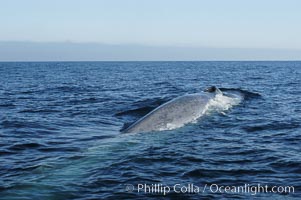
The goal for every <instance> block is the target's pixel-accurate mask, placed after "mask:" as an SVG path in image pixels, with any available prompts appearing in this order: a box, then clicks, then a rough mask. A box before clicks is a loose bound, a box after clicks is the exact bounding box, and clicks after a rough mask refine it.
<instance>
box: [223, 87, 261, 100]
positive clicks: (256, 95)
mask: <svg viewBox="0 0 301 200" xmlns="http://www.w3.org/2000/svg"><path fill="white" fill-rule="evenodd" d="M219 89H220V90H221V91H222V92H223V93H225V95H227V93H229V92H230V93H231V94H237V95H241V96H243V98H244V99H245V100H249V99H254V98H259V97H261V95H260V94H259V93H257V92H250V91H248V90H244V89H240V88H219Z"/></svg>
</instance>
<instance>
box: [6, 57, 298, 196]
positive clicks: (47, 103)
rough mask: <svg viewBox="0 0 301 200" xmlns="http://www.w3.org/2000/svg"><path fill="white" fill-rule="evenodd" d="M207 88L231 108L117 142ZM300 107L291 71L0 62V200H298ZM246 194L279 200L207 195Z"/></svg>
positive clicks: (269, 65)
mask: <svg viewBox="0 0 301 200" xmlns="http://www.w3.org/2000/svg"><path fill="white" fill-rule="evenodd" d="M212 85H215V86H217V87H220V88H222V91H224V92H227V91H228V92H232V93H239V94H240V95H241V96H242V97H243V98H242V100H241V101H240V102H239V103H238V104H235V105H231V106H228V107H227V108H225V109H219V110H214V111H212V112H208V113H207V114H206V115H204V116H202V117H200V118H199V119H198V120H197V121H196V122H193V123H190V124H187V125H185V126H183V127H181V128H178V129H172V130H166V131H159V132H150V133H137V134H123V133H121V132H120V130H121V129H123V128H125V127H127V126H129V125H130V124H131V123H133V122H135V121H136V120H137V119H139V118H140V117H142V116H144V115H145V114H146V113H148V112H150V111H151V110H153V109H154V108H156V107H158V106H159V105H161V104H163V103H165V102H167V101H168V100H171V99H173V98H175V97H178V96H181V95H185V94H192V93H198V92H201V91H203V90H204V89H205V88H207V87H208V86H212ZM300 99H301V62H40V63H39V62H32V63H30V62H17V63H14V62H10V63H4V62H2V63H0V199H1V200H2V199H3V200H10V199H15V200H16V199H22V200H23V199H24V200H25V199H37V200H40V199H42V200H44V199H46V200H47V199H51V200H60V199H62V200H65V199H112V200H113V199H114V200H115V199H201V198H204V199H220V198H225V199H226V198H229V199H253V198H258V199H300V198H301V154H300V152H301V114H300V113H301V101H300ZM192 184H193V185H194V186H193V188H194V189H195V190H196V189H197V188H199V189H200V191H193V192H191V191H189V187H190V186H191V185H192ZM258 184H260V185H267V187H268V189H269V190H271V188H272V187H273V186H277V188H280V190H279V191H278V192H271V191H270V192H257V193H256V194H255V189H254V188H253V189H251V190H252V191H253V192H250V191H249V192H235V191H234V192H233V191H232V192H225V190H222V189H221V190H220V191H219V190H217V188H219V189H220V188H221V187H222V186H231V187H239V186H244V185H247V186H250V187H253V186H256V185H258ZM175 185H176V188H173V187H174V186H175ZM155 186H158V187H157V188H159V189H161V190H159V191H156V190H155V189H156V187H155ZM167 186H168V187H170V192H168V193H166V194H163V193H162V191H163V189H162V188H167ZM285 186H293V187H294V192H292V191H290V192H288V191H284V187H285ZM138 187H141V188H142V187H144V188H146V189H141V188H140V189H139V191H138ZM147 187H148V188H147ZM281 187H282V189H281ZM185 188H186V189H185ZM174 189H176V190H174ZM182 190H183V191H182ZM160 191H161V192H160ZM179 191H180V192H179Z"/></svg>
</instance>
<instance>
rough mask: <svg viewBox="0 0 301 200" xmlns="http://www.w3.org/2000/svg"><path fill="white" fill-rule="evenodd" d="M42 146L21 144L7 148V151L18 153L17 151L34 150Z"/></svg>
mask: <svg viewBox="0 0 301 200" xmlns="http://www.w3.org/2000/svg"><path fill="white" fill-rule="evenodd" d="M42 146H43V145H41V144H39V143H23V144H15V145H12V146H11V147H9V150H14V151H19V150H25V149H34V148H39V147H42Z"/></svg>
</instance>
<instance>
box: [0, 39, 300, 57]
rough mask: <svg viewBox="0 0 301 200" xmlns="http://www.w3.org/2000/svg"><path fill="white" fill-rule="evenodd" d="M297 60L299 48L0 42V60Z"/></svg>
mask: <svg viewBox="0 0 301 200" xmlns="http://www.w3.org/2000/svg"><path fill="white" fill-rule="evenodd" d="M215 60H216V61H217V60H223V61H227V60H231V61H235V60H237V61H243V60H250V61H252V60H254V61H256V60H267V61H268V60H301V49H300V50H298V49H268V48H266V49H265V48H210V47H177V46H175V47H172V46H147V45H130V44H127V45H123V44H120V45H111V44H100V43H74V42H28V41H0V61H215Z"/></svg>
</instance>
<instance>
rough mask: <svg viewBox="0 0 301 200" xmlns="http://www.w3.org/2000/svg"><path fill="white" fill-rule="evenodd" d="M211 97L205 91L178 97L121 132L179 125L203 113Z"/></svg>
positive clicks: (155, 129)
mask: <svg viewBox="0 0 301 200" xmlns="http://www.w3.org/2000/svg"><path fill="white" fill-rule="evenodd" d="M211 98H212V94H207V93H201V94H190V95H185V96H181V97H178V98H176V99H173V100H171V101H169V102H167V103H165V104H163V105H161V106H159V107H158V108H156V109H155V110H153V111H151V112H150V113H148V114H147V115H145V116H144V117H142V118H141V119H139V120H138V121H137V122H135V123H134V124H133V125H131V126H130V127H128V128H127V129H126V130H124V131H123V132H125V133H138V132H150V131H161V130H169V129H174V128H178V127H181V126H183V125H184V124H186V123H189V122H192V121H194V120H196V119H197V118H199V117H200V116H201V115H203V114H204V112H205V111H206V109H207V106H208V102H209V100H210V99H211Z"/></svg>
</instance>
